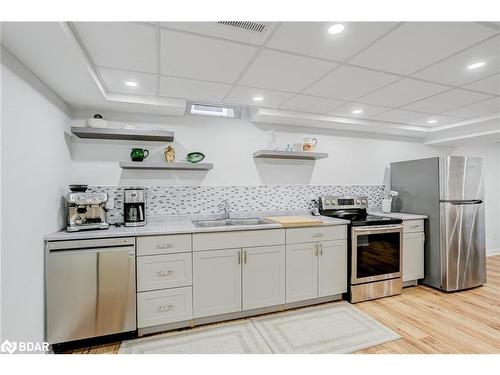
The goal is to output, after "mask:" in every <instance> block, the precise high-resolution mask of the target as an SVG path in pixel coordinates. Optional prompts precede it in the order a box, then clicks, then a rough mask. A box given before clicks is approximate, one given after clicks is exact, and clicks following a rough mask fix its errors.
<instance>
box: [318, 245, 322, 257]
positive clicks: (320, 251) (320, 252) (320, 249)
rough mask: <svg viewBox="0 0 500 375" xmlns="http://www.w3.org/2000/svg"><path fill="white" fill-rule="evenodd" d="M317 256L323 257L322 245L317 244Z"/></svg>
mask: <svg viewBox="0 0 500 375" xmlns="http://www.w3.org/2000/svg"><path fill="white" fill-rule="evenodd" d="M319 255H320V256H323V245H322V244H319Z"/></svg>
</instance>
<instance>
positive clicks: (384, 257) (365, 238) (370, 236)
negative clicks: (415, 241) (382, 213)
mask: <svg viewBox="0 0 500 375" xmlns="http://www.w3.org/2000/svg"><path fill="white" fill-rule="evenodd" d="M402 248H403V226H402V225H401V224H398V225H383V226H364V227H353V228H352V258H351V262H352V263H351V284H362V283H367V282H372V281H378V280H386V279H393V278H397V277H401V269H402V258H403V257H402V256H401V253H402V251H401V249H402Z"/></svg>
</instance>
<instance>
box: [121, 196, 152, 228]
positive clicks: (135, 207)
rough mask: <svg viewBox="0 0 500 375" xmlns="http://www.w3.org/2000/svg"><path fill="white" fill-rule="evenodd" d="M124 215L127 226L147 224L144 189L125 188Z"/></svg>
mask: <svg viewBox="0 0 500 375" xmlns="http://www.w3.org/2000/svg"><path fill="white" fill-rule="evenodd" d="M123 193H124V200H123V209H124V213H123V217H124V221H125V226H126V227H140V226H143V225H144V224H146V199H145V192H144V189H124V190H123Z"/></svg>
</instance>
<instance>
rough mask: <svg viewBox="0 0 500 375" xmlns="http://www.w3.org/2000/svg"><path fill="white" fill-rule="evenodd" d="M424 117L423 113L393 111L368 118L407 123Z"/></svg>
mask: <svg viewBox="0 0 500 375" xmlns="http://www.w3.org/2000/svg"><path fill="white" fill-rule="evenodd" d="M425 115H426V114H425V113H419V112H412V111H403V110H401V109H395V110H393V111H388V112H384V113H380V114H378V115H375V116H372V117H370V120H377V121H389V122H399V123H406V122H408V121H411V120H415V119H417V118H422V117H423V116H425Z"/></svg>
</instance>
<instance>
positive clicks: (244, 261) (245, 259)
mask: <svg viewBox="0 0 500 375" xmlns="http://www.w3.org/2000/svg"><path fill="white" fill-rule="evenodd" d="M243 263H245V264H247V251H246V250H243Z"/></svg>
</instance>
